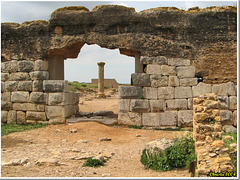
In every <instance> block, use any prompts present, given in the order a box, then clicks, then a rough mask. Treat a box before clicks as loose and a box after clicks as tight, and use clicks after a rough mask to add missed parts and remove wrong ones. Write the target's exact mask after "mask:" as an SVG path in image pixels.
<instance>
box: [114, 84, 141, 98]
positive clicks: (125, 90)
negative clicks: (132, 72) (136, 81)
mask: <svg viewBox="0 0 240 180" xmlns="http://www.w3.org/2000/svg"><path fill="white" fill-rule="evenodd" d="M142 95H143V91H142V88H141V87H135V86H118V96H119V98H120V99H138V98H141V97H142Z"/></svg>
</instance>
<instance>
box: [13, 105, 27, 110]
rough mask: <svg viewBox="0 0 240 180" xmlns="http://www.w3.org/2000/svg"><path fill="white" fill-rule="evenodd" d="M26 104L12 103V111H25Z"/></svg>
mask: <svg viewBox="0 0 240 180" xmlns="http://www.w3.org/2000/svg"><path fill="white" fill-rule="evenodd" d="M26 104H27V103H13V110H16V111H26V110H27V107H26Z"/></svg>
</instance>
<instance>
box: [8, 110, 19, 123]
mask: <svg viewBox="0 0 240 180" xmlns="http://www.w3.org/2000/svg"><path fill="white" fill-rule="evenodd" d="M7 123H8V124H16V123H17V111H14V110H11V111H8V116H7Z"/></svg>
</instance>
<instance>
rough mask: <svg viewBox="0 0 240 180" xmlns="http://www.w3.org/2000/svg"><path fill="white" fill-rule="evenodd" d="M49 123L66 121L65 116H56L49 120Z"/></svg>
mask: <svg viewBox="0 0 240 180" xmlns="http://www.w3.org/2000/svg"><path fill="white" fill-rule="evenodd" d="M48 122H49V124H53V123H61V124H62V123H66V118H64V117H56V118H52V119H50V120H49V121H48Z"/></svg>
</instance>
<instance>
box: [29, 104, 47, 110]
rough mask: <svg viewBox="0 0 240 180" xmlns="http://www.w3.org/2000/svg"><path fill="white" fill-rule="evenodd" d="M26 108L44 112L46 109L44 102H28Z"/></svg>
mask: <svg viewBox="0 0 240 180" xmlns="http://www.w3.org/2000/svg"><path fill="white" fill-rule="evenodd" d="M26 110H27V111H38V112H43V111H45V105H43V104H33V103H26Z"/></svg>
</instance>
